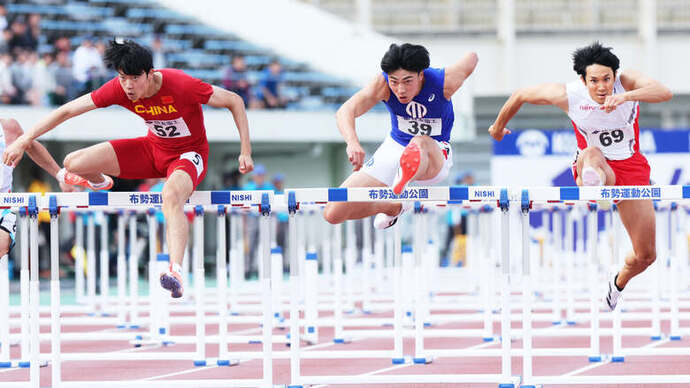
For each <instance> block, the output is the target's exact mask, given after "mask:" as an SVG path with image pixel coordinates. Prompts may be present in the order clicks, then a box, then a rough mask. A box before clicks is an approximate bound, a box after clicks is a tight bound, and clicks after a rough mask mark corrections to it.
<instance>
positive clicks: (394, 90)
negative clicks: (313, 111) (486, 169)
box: [324, 43, 477, 229]
mask: <svg viewBox="0 0 690 388" xmlns="http://www.w3.org/2000/svg"><path fill="white" fill-rule="evenodd" d="M476 65H477V54H475V53H473V52H470V53H467V54H465V56H464V57H463V58H462V59H461V60H460V61H458V62H457V63H455V64H454V65H452V66H448V67H446V68H441V69H437V68H430V67H429V53H428V52H427V50H426V49H425V48H424V47H423V46H419V45H413V44H409V43H405V44H403V45H397V44H392V45H391V46H390V48H389V49H388V51H387V52H386V54H385V55H384V56H383V59H381V70H382V72H381V73H380V74H378V75H377V76H376V77H375V78H374V80H373V81H371V82H370V83H369V85H367V86H366V87H364V88H363V89H362V90H360V91H358V92H357V93H356V94H355V95H354V96H352V97H351V98H350V99H349V100H347V101H346V102H345V103H344V104H343V106H342V107H340V109H338V113H337V114H336V120H337V125H338V129H339V130H340V133H341V134H342V135H343V138H344V139H345V142H346V143H347V156H348V158H349V159H350V163H352V166H353V170H354V172H353V173H352V175H350V177H348V178H347V179H346V180H345V182H343V184H342V185H341V186H342V187H379V186H392V189H393V192H394V193H395V194H396V195H397V194H400V193H401V192H402V191H403V190H404V188H405V185H407V183H408V182H411V181H413V180H414V181H417V183H419V184H422V185H432V184H435V183H438V182H441V181H442V180H444V179H446V177H448V173H449V171H450V167H451V166H452V165H453V154H452V151H451V148H450V144H449V141H450V132H451V129H452V128H453V120H454V114H453V104H452V103H451V101H450V99H451V97H452V96H453V94H455V92H456V91H457V90H458V89H460V86H462V84H463V82H465V79H467V77H469V75H470V74H472V72H473V71H474V68H475V66H476ZM379 101H382V102H383V103H384V104H385V105H386V107H387V108H388V111H389V112H390V116H391V132H390V136H388V137H386V140H384V142H383V143H382V144H381V146H380V147H379V148H378V150H376V153H374V156H372V157H371V159H369V160H368V161H367V163H366V164H364V167H362V165H363V163H364V156H365V155H364V154H365V153H364V149H362V146H361V145H360V144H359V139H357V133H356V132H355V118H357V117H359V116H361V115H363V114H364V113H366V112H367V111H369V109H371V108H372V107H373V106H374V105H376V104H377V103H378V102H379ZM409 206H411V202H409V201H408V202H404V203H403V204H400V203H392V202H391V203H386V202H368V203H367V202H361V203H352V202H350V203H338V202H330V203H328V204H327V205H326V209H325V211H324V217H325V218H326V220H327V221H328V222H330V223H333V224H337V223H341V222H343V221H345V220H354V219H359V218H364V217H369V216H372V215H374V214H378V215H377V216H376V218H375V219H374V226H375V227H377V228H379V229H383V228H387V227H389V226H391V225H393V224H395V222H396V221H397V219H398V216H399V215H400V214H401V213H402V212H403V211H404V210H406V209H407V208H408V207H409Z"/></svg>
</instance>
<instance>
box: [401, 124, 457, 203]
mask: <svg viewBox="0 0 690 388" xmlns="http://www.w3.org/2000/svg"><path fill="white" fill-rule="evenodd" d="M444 161H445V157H444V155H443V152H442V151H441V149H440V148H439V147H438V144H437V143H436V140H434V139H432V138H431V137H429V136H415V137H413V138H412V139H411V140H410V143H409V144H408V145H407V147H405V150H404V151H403V154H402V156H400V170H401V172H400V174H399V175H398V176H396V181H395V182H394V183H393V192H394V193H395V194H400V193H402V191H403V190H404V189H405V186H406V185H407V184H408V183H409V182H412V181H414V180H427V179H432V178H434V177H435V176H436V175H438V173H439V171H441V168H443V163H444Z"/></svg>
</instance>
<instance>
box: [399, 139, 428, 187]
mask: <svg viewBox="0 0 690 388" xmlns="http://www.w3.org/2000/svg"><path fill="white" fill-rule="evenodd" d="M421 160H422V155H421V150H420V149H419V146H418V145H417V144H415V143H410V144H408V145H407V147H405V150H404V151H403V153H402V155H401V156H400V169H399V170H398V174H397V175H396V176H395V181H394V182H393V193H394V194H395V195H400V193H402V192H403V190H405V186H407V184H408V183H409V182H410V180H412V178H413V177H414V176H415V174H416V173H417V170H419V162H420V161H421Z"/></svg>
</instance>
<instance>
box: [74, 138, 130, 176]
mask: <svg viewBox="0 0 690 388" xmlns="http://www.w3.org/2000/svg"><path fill="white" fill-rule="evenodd" d="M63 165H64V166H65V169H66V170H67V171H68V172H70V173H72V174H75V175H79V176H80V177H83V178H85V179H87V180H89V181H90V182H93V183H96V184H98V183H102V182H103V181H104V179H105V178H104V177H103V175H102V174H106V175H111V176H119V175H120V164H119V163H118V161H117V154H116V153H115V149H113V146H112V144H110V142H107V141H106V142H103V143H98V144H96V145H92V146H90V147H86V148H82V149H80V150H76V151H74V152H71V153H69V154H67V156H65V160H64V161H63Z"/></svg>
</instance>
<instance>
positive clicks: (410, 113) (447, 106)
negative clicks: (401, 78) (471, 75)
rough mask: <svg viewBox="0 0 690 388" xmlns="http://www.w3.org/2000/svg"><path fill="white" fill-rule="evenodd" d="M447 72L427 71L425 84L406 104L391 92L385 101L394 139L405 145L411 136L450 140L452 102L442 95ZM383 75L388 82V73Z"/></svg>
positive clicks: (429, 69) (425, 72)
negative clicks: (427, 136)
mask: <svg viewBox="0 0 690 388" xmlns="http://www.w3.org/2000/svg"><path fill="white" fill-rule="evenodd" d="M445 74H446V71H445V69H433V68H427V69H424V85H423V86H422V90H420V91H419V94H417V95H416V96H415V97H414V98H413V99H412V101H410V102H409V103H407V104H406V105H403V104H401V103H400V101H398V97H396V96H395V93H393V91H392V90H391V92H390V97H388V101H384V103H385V104H386V108H388V111H389V112H390V114H391V137H392V138H393V139H394V140H395V141H397V142H398V143H400V144H402V145H404V146H406V145H407V143H409V142H410V139H412V136H415V135H429V136H431V137H432V138H433V139H434V140H437V141H450V130H451V129H452V128H453V120H454V119H455V115H454V114H453V103H452V102H451V101H450V100H446V97H445V96H444V95H443V80H444V78H445ZM383 76H384V77H385V78H386V82H388V74H386V73H385V72H384V73H383Z"/></svg>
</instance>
